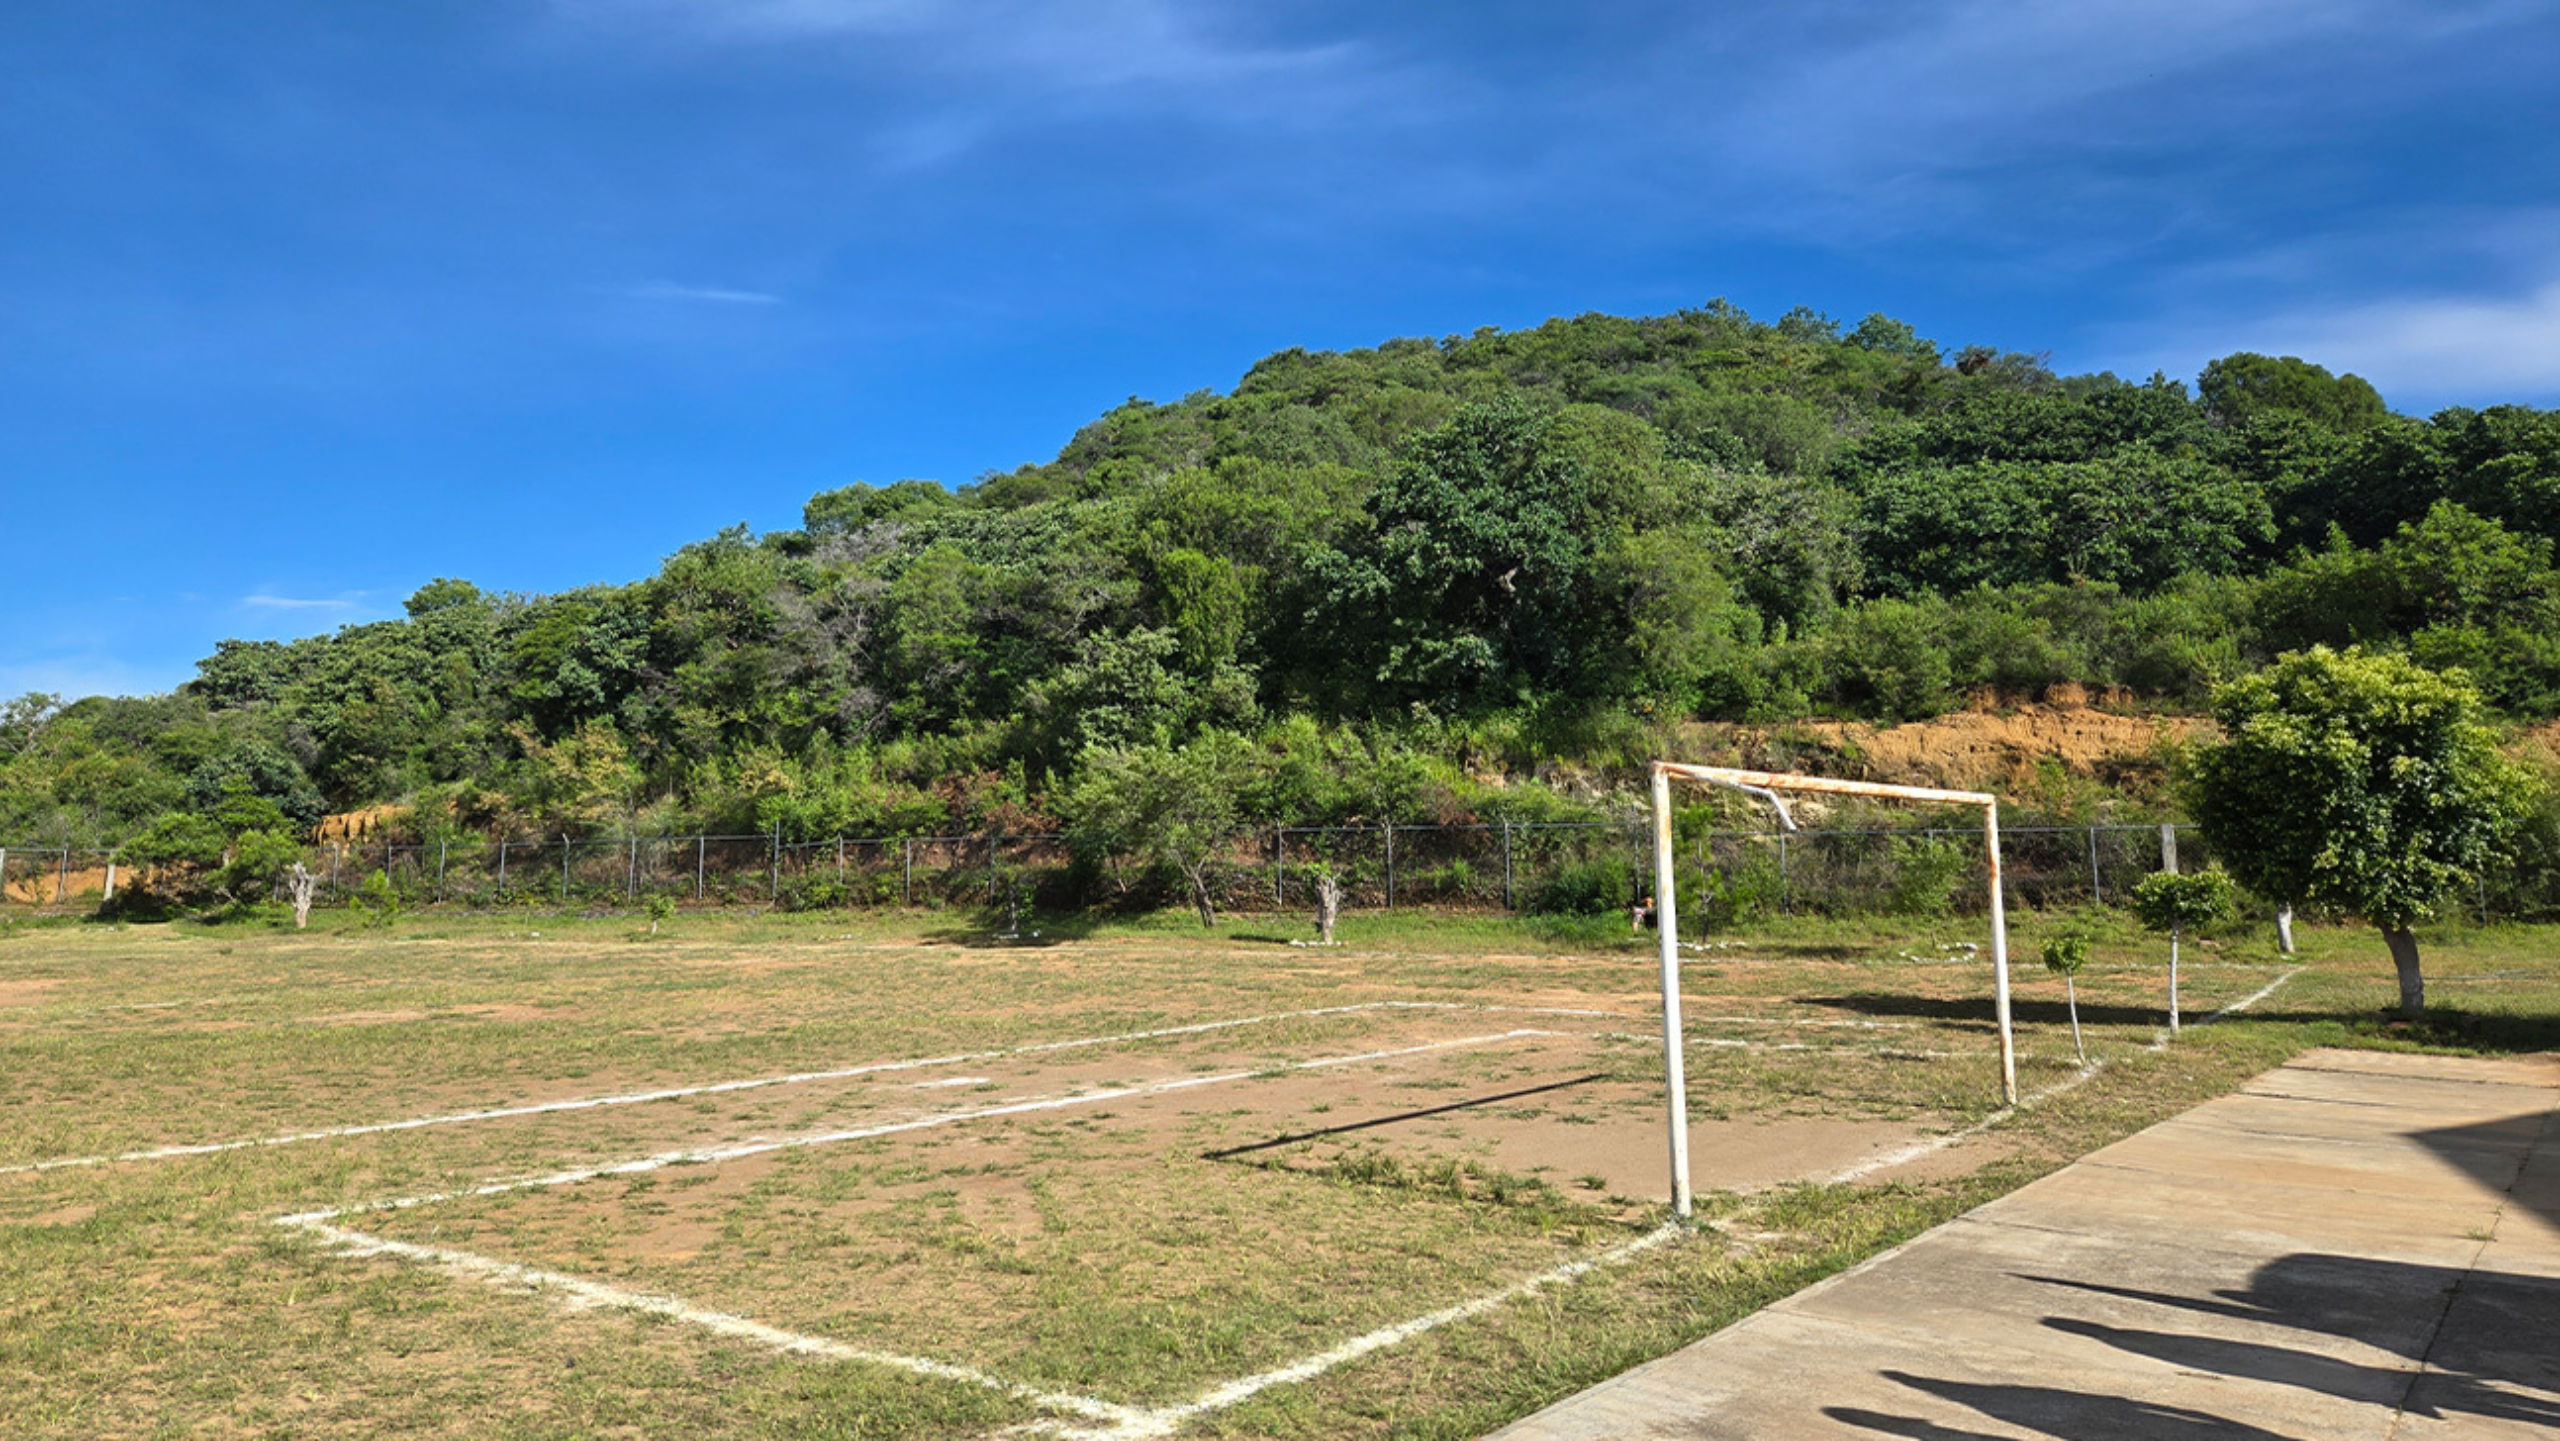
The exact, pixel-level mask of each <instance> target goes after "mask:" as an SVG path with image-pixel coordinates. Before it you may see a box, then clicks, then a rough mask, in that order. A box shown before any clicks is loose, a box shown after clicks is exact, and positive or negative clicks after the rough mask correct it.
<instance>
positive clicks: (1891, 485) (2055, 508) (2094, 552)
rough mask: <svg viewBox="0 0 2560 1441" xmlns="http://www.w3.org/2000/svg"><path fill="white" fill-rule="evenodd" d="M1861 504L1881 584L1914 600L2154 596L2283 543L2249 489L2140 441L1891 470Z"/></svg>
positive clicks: (1873, 483) (2263, 502) (2208, 467)
mask: <svg viewBox="0 0 2560 1441" xmlns="http://www.w3.org/2000/svg"><path fill="white" fill-rule="evenodd" d="M1859 506H1860V512H1861V519H1862V521H1863V523H1864V527H1865V532H1866V534H1867V537H1868V544H1867V553H1868V556H1869V559H1870V562H1871V564H1872V565H1873V566H1874V569H1875V573H1876V576H1877V579H1878V580H1880V581H1882V582H1883V583H1884V585H1885V586H1886V587H1887V588H1889V589H1893V590H1898V591H1902V592H1905V593H1909V592H1913V591H1919V590H1938V591H1952V590H1961V589H1964V588H1966V587H1968V586H1973V585H1981V584H1990V585H2018V584H2025V583H2031V582H2035V581H2046V580H2057V581H2058V580H2072V579H2088V580H2102V581H2110V582H2114V583H2117V584H2120V585H2123V586H2126V587H2129V588H2141V589H2148V588H2151V587H2154V586H2158V585H2163V584H2166V583H2167V582H2168V581H2169V580H2171V579H2172V578H2174V577H2176V576H2178V575H2181V574H2184V573H2187V572H2191V571H2203V572H2206V573H2228V572H2230V571H2233V570H2235V569H2237V568H2238V567H2239V565H2240V563H2241V561H2242V560H2243V559H2244V558H2245V557H2246V556H2248V555H2249V553H2250V552H2251V551H2253V550H2254V549H2256V548H2258V547H2261V546H2264V545H2265V544H2266V543H2267V542H2269V541H2270V540H2272V539H2274V536H2275V525H2274V521H2273V518H2272V516H2271V514H2270V512H2269V510H2268V508H2267V503H2266V500H2265V498H2264V497H2263V496H2261V495H2259V494H2258V492H2257V491H2256V489H2255V488H2254V487H2252V486H2250V485H2249V484H2248V483H2247V482H2245V481H2243V480H2240V479H2239V478H2238V477H2236V476H2234V475H2232V474H2231V473H2230V472H2228V471H2226V470H2223V469H2222V468H2220V467H2218V466H2215V465H2212V464H2210V463H2208V462H2205V461H2201V460H2194V459H2188V458H2182V457H2175V456H2168V455H2163V454H2161V453H2159V452H2157V451H2154V450H2151V449H2149V448H2147V447H2142V446H2132V447H2127V448H2124V449H2121V450H2118V451H2115V452H2112V453H2110V454H2109V455H2107V456H2105V457H2103V458H2100V459H2095V460H2087V461H2075V462H2067V463H2066V462H2051V461H2047V462H2035V463H2026V462H1985V463H1981V464H1976V465H1968V466H1960V467H1956V468H1953V469H1946V470H1905V471H1891V472H1887V473H1884V474H1881V475H1878V476H1875V477H1873V478H1872V479H1871V480H1869V481H1868V483H1867V485H1866V488H1865V491H1864V493H1863V494H1862V495H1861V496H1860V497H1859Z"/></svg>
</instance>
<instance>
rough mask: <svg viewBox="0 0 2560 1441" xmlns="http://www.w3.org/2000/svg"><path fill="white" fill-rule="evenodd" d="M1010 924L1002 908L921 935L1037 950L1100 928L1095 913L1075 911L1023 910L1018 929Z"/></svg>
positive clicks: (944, 941)
mask: <svg viewBox="0 0 2560 1441" xmlns="http://www.w3.org/2000/svg"><path fill="white" fill-rule="evenodd" d="M1013 924H1014V923H1013V918H1012V917H1011V916H1008V915H1006V914H1005V913H1004V912H1001V911H996V912H981V913H979V914H976V915H973V916H971V917H970V918H969V919H968V920H967V921H965V922H961V923H959V924H956V925H945V926H941V927H937V928H936V929H933V930H929V931H926V932H925V933H924V939H925V940H927V941H931V942H936V943H938V944H941V945H946V946H965V947H967V948H968V949H970V950H973V951H984V950H1020V949H1025V948H1029V949H1033V950H1040V949H1045V948H1047V947H1050V946H1063V945H1066V944H1067V943H1069V942H1071V941H1082V940H1088V939H1090V938H1092V936H1093V934H1094V933H1095V932H1096V931H1099V930H1100V929H1101V928H1102V922H1101V920H1100V919H1099V918H1098V917H1095V916H1090V915H1086V914H1083V913H1081V912H1077V911H1041V912H1039V913H1037V914H1034V913H1032V912H1028V911H1026V912H1024V913H1023V915H1022V919H1021V922H1020V928H1019V929H1018V930H1012V929H1010V927H1012V926H1013Z"/></svg>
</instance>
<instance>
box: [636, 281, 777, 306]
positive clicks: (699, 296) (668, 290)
mask: <svg viewBox="0 0 2560 1441" xmlns="http://www.w3.org/2000/svg"><path fill="white" fill-rule="evenodd" d="M614 294H617V295H621V296H624V297H626V298H628V299H631V300H675V301H695V302H700V303H703V304H709V305H780V304H781V303H782V297H781V296H779V295H775V294H772V293H770V292H768V291H762V290H737V289H733V288H731V287H729V286H725V285H679V284H677V283H675V282H674V281H671V280H652V281H650V282H649V283H647V284H645V285H634V286H629V287H627V288H625V289H622V290H618V291H615V292H614Z"/></svg>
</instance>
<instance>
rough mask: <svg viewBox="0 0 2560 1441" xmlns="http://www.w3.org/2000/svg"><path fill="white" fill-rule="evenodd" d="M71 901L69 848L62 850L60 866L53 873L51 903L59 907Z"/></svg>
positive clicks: (65, 847)
mask: <svg viewBox="0 0 2560 1441" xmlns="http://www.w3.org/2000/svg"><path fill="white" fill-rule="evenodd" d="M69 899H71V847H69V846H64V847H63V848H62V864H61V866H60V867H59V868H57V869H56V870H55V871H54V873H53V903H54V904H55V905H57V906H58V905H61V904H62V903H63V902H64V901H67V900H69Z"/></svg>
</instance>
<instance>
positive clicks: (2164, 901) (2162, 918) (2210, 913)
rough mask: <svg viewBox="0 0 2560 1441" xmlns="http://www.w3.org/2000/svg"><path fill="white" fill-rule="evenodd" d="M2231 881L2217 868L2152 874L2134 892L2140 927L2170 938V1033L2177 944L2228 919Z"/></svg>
mask: <svg viewBox="0 0 2560 1441" xmlns="http://www.w3.org/2000/svg"><path fill="white" fill-rule="evenodd" d="M2231 901H2232V885H2231V877H2230V876H2229V875H2228V874H2227V873H2225V872H2224V871H2222V870H2221V869H2220V868H2219V867H2217V868H2215V869H2212V870H2204V871H2198V872H2196V873H2195V874H2194V875H2190V876H2182V875H2180V874H2178V873H2177V872H2176V871H2154V872H2152V873H2151V874H2150V875H2147V876H2144V877H2143V878H2142V880H2141V882H2140V883H2139V884H2138V885H2136V886H2135V887H2134V888H2133V913H2134V914H2135V915H2137V916H2140V917H2141V918H2142V923H2143V924H2144V925H2146V926H2149V927H2150V928H2151V929H2153V930H2155V931H2162V932H2165V933H2167V935H2168V937H2169V1033H2170V1034H2171V1035H2175V1034H2177V1032H2178V1029H2179V1026H2180V1019H2179V1015H2178V941H2179V938H2180V937H2181V936H2183V935H2184V934H2185V933H2186V932H2188V931H2201V930H2203V929H2204V928H2205V927H2207V926H2211V925H2218V924H2220V923H2221V922H2223V921H2226V920H2229V919H2230V918H2231Z"/></svg>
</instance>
